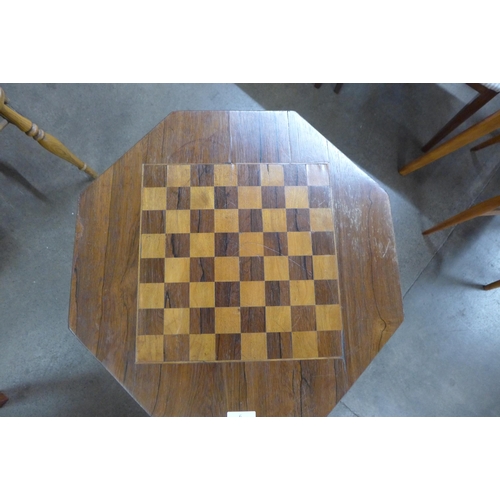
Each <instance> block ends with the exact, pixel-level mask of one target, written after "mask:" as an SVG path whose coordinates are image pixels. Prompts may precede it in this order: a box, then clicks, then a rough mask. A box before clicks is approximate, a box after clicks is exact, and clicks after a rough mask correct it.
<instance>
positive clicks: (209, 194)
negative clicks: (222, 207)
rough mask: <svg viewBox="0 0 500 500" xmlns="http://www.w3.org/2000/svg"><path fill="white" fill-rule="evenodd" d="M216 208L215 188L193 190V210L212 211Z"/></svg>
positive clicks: (196, 188) (195, 188)
mask: <svg viewBox="0 0 500 500" xmlns="http://www.w3.org/2000/svg"><path fill="white" fill-rule="evenodd" d="M213 208H214V188H213V187H192V188H191V210H210V209H213Z"/></svg>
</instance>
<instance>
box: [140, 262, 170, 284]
mask: <svg viewBox="0 0 500 500" xmlns="http://www.w3.org/2000/svg"><path fill="white" fill-rule="evenodd" d="M164 278H165V259H141V272H140V276H139V282H140V283H163V282H164V281H165V279H164Z"/></svg>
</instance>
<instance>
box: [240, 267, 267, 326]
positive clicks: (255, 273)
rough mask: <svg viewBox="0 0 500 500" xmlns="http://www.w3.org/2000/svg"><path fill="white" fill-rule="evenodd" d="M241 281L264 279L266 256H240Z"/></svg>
mask: <svg viewBox="0 0 500 500" xmlns="http://www.w3.org/2000/svg"><path fill="white" fill-rule="evenodd" d="M240 281H264V257H240ZM259 331H260V330H259ZM263 331H265V330H263Z"/></svg>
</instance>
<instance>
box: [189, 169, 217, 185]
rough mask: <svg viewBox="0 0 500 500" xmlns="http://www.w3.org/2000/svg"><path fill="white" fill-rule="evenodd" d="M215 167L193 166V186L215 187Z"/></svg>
mask: <svg viewBox="0 0 500 500" xmlns="http://www.w3.org/2000/svg"><path fill="white" fill-rule="evenodd" d="M213 185H214V166H213V165H191V186H213Z"/></svg>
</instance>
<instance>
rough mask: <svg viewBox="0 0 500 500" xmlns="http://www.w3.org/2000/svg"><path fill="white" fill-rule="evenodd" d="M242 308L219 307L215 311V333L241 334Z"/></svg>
mask: <svg viewBox="0 0 500 500" xmlns="http://www.w3.org/2000/svg"><path fill="white" fill-rule="evenodd" d="M240 328H241V327H240V308H239V307H218V308H216V309H215V333H224V334H227V333H240V331H241V329H240Z"/></svg>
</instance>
